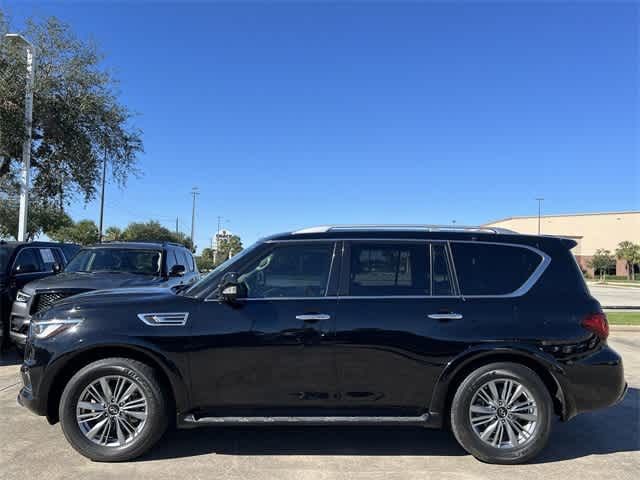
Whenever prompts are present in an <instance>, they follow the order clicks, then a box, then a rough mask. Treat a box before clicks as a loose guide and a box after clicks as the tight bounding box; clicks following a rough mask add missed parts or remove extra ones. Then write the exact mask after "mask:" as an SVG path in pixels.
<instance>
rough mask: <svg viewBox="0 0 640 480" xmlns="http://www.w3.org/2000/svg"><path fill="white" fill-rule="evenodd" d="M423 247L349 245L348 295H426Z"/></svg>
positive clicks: (408, 245)
mask: <svg viewBox="0 0 640 480" xmlns="http://www.w3.org/2000/svg"><path fill="white" fill-rule="evenodd" d="M427 252H428V246H427V244H424V243H402V244H385V243H382V244H374V243H353V244H352V245H351V269H350V272H349V276H350V279H349V280H350V281H349V295H355V296H361V295H362V296H365V295H366V296H384V295H429V289H430V286H429V281H428V278H427V277H428V275H427V272H428V269H427V265H428V263H427Z"/></svg>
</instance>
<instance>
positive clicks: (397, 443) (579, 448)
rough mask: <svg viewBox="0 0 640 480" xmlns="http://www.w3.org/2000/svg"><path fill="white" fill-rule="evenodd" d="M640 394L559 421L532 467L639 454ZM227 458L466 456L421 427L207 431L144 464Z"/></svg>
mask: <svg viewBox="0 0 640 480" xmlns="http://www.w3.org/2000/svg"><path fill="white" fill-rule="evenodd" d="M639 406H640V390H638V389H636V388H630V389H629V391H628V393H627V395H626V397H625V399H624V400H623V401H622V402H621V403H619V404H618V405H616V406H614V407H611V408H608V409H604V410H599V411H596V412H593V413H587V414H583V415H579V416H578V417H576V418H574V419H573V420H571V421H570V422H567V423H563V422H559V421H558V422H555V423H554V425H553V431H552V432H551V438H550V440H549V444H548V445H547V447H546V448H545V449H544V450H543V452H542V453H541V454H540V456H538V457H537V458H536V459H534V460H533V462H532V463H550V462H559V461H564V460H570V459H574V458H580V457H585V456H588V455H606V454H610V453H616V452H632V451H638V450H640V437H639V435H640V432H639V429H640V418H639V415H640V413H639ZM210 453H217V454H226V455H350V456H382V455H388V456H393V455H403V456H409V455H410V456H451V457H454V456H455V457H457V456H461V455H467V453H466V452H465V451H464V450H463V449H462V448H461V447H460V446H459V445H458V443H457V442H456V440H455V438H454V437H453V434H451V432H449V431H441V430H429V429H423V428H416V427H227V428H225V427H208V428H202V429H194V430H173V431H171V432H168V434H167V435H166V436H165V437H164V439H163V440H162V441H161V442H160V443H159V444H158V445H157V446H156V447H155V448H154V449H152V450H151V452H149V453H148V454H147V455H145V456H143V457H141V458H140V461H150V460H159V459H170V458H179V457H192V456H198V455H206V454H210Z"/></svg>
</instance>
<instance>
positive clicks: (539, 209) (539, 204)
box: [536, 197, 544, 235]
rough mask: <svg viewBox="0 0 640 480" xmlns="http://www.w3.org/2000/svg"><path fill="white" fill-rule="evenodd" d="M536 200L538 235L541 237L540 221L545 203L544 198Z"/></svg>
mask: <svg viewBox="0 0 640 480" xmlns="http://www.w3.org/2000/svg"><path fill="white" fill-rule="evenodd" d="M536 200H537V201H538V235H540V232H541V229H540V219H541V216H542V202H543V201H544V198H542V197H539V198H536Z"/></svg>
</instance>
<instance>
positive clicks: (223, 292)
mask: <svg viewBox="0 0 640 480" xmlns="http://www.w3.org/2000/svg"><path fill="white" fill-rule="evenodd" d="M246 296H247V287H245V285H244V283H241V282H238V274H237V273H234V272H230V273H227V274H225V276H224V277H222V281H221V282H220V300H221V301H223V302H226V303H231V304H234V303H238V301H239V300H242V299H243V298H246Z"/></svg>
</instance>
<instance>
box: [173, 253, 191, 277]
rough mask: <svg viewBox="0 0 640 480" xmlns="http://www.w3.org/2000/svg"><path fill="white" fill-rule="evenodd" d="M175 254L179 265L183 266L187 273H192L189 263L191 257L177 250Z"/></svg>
mask: <svg viewBox="0 0 640 480" xmlns="http://www.w3.org/2000/svg"><path fill="white" fill-rule="evenodd" d="M176 253H177V254H178V260H179V262H180V264H182V265H184V268H185V269H186V270H187V272H193V263H191V260H190V257H191V255H189V253H188V252H187V251H186V250H178V251H176Z"/></svg>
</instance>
